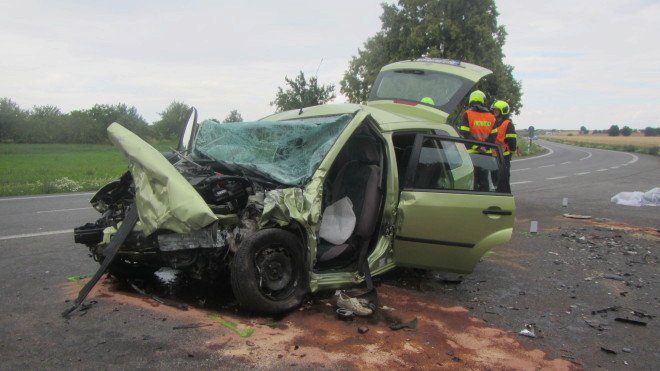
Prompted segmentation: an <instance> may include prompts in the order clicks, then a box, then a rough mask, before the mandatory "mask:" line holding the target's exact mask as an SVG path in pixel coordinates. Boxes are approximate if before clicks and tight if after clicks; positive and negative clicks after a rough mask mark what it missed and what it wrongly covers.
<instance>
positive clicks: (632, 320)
mask: <svg viewBox="0 0 660 371" xmlns="http://www.w3.org/2000/svg"><path fill="white" fill-rule="evenodd" d="M614 320H615V321H617V322H623V323H629V324H631V325H637V326H646V325H647V323H646V322H642V321H638V320H636V319H629V318H624V317H616V318H615V319H614Z"/></svg>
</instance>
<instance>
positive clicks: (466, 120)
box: [458, 90, 495, 153]
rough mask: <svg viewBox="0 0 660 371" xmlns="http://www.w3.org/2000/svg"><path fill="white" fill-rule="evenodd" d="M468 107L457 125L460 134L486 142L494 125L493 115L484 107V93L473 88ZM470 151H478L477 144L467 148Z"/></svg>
mask: <svg viewBox="0 0 660 371" xmlns="http://www.w3.org/2000/svg"><path fill="white" fill-rule="evenodd" d="M468 104H469V106H468V108H467V109H466V110H465V111H464V112H463V115H462V117H461V123H460V125H459V127H458V129H459V132H460V134H461V136H463V137H464V138H466V139H472V140H476V141H480V142H486V141H487V140H488V136H489V135H490V132H491V131H492V130H493V127H494V126H495V116H493V114H492V113H491V112H490V110H489V109H488V108H487V107H486V94H484V92H482V91H481V90H475V91H473V92H472V93H471V94H470V98H469V100H468ZM468 152H470V153H478V152H480V150H479V148H478V146H474V147H472V148H469V149H468Z"/></svg>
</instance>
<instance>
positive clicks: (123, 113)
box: [0, 98, 243, 144]
mask: <svg viewBox="0 0 660 371" xmlns="http://www.w3.org/2000/svg"><path fill="white" fill-rule="evenodd" d="M190 108H191V107H190V106H189V105H187V104H186V103H183V102H177V101H173V102H172V103H170V105H169V106H167V107H166V108H165V110H163V112H161V113H160V120H158V121H156V122H153V123H151V124H149V123H147V121H146V120H145V119H144V118H143V117H142V116H141V115H140V114H139V113H138V111H137V108H135V107H134V106H128V105H126V104H124V103H118V104H95V105H94V106H93V107H92V108H89V109H83V110H74V111H71V112H69V113H63V112H62V111H61V110H60V109H59V108H58V107H56V106H51V105H46V106H34V107H33V108H31V109H22V108H21V107H20V106H19V105H18V104H17V103H15V102H14V101H12V100H11V99H10V98H0V143H35V144H37V143H63V144H100V143H109V141H108V135H107V132H106V129H107V127H108V126H109V125H110V124H112V123H113V122H119V123H121V124H122V125H123V126H124V127H126V128H127V129H129V130H131V131H132V132H134V133H135V134H137V135H138V136H140V137H141V138H142V139H144V140H146V141H149V142H155V141H162V140H172V139H178V137H179V135H180V133H181V129H182V126H183V124H184V122H185V121H186V120H187V118H188V113H189V112H190ZM212 120H214V121H217V122H220V121H219V120H217V119H212ZM236 121H243V118H242V117H241V114H240V113H239V112H238V111H237V110H232V111H231V112H230V113H229V115H227V117H226V118H225V119H224V120H223V122H236Z"/></svg>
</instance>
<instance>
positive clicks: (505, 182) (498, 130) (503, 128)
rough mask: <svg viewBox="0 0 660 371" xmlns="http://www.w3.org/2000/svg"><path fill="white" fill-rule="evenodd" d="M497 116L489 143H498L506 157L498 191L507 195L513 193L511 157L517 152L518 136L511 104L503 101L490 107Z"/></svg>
mask: <svg viewBox="0 0 660 371" xmlns="http://www.w3.org/2000/svg"><path fill="white" fill-rule="evenodd" d="M490 108H491V110H492V111H493V115H494V116H495V126H494V127H493V130H492V131H491V134H490V137H489V138H488V141H489V142H491V143H496V144H498V145H499V146H500V150H501V151H502V157H504V169H503V171H502V179H500V181H499V185H498V190H500V191H502V192H506V193H511V185H510V184H509V178H510V175H511V156H512V155H513V153H514V152H516V148H517V147H518V146H517V139H518V135H517V134H516V128H515V127H514V126H513V122H512V121H511V119H510V118H509V114H510V113H511V108H510V107H509V104H508V103H507V102H505V101H503V100H497V101H495V102H494V103H493V105H492V106H491V107H490Z"/></svg>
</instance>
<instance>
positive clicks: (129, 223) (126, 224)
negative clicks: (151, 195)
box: [62, 204, 138, 318]
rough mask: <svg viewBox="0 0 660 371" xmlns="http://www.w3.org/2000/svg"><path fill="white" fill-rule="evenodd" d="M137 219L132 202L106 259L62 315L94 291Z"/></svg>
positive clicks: (70, 310)
mask: <svg viewBox="0 0 660 371" xmlns="http://www.w3.org/2000/svg"><path fill="white" fill-rule="evenodd" d="M137 221H138V211H137V207H135V204H132V205H130V206H129V207H128V210H127V211H126V215H125V216H124V220H123V222H122V224H121V226H120V227H119V229H118V230H117V234H116V235H115V236H114V237H113V238H112V239H111V240H110V244H109V245H108V246H107V247H106V248H105V250H104V251H103V253H104V259H103V262H102V263H101V266H100V267H99V270H98V271H96V274H94V277H92V278H91V279H90V280H89V282H87V283H86V284H85V286H84V287H83V288H82V289H81V290H80V292H79V293H78V298H76V300H75V301H74V302H73V306H72V307H71V308H69V309H67V310H65V311H64V312H62V317H65V318H66V317H68V316H69V314H71V312H73V311H74V310H76V308H78V306H79V305H80V304H82V302H83V301H84V300H85V298H86V297H87V295H89V292H90V291H92V288H94V286H95V285H96V284H97V283H98V282H99V280H100V279H101V276H102V275H103V273H105V271H106V270H107V269H108V267H109V266H110V264H111V263H112V261H113V260H114V258H115V256H117V252H118V251H119V248H120V247H121V244H122V243H124V240H126V237H128V235H129V233H131V231H132V230H133V227H135V224H136V223H137Z"/></svg>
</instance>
